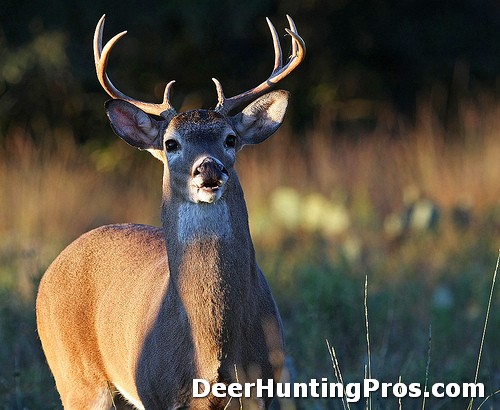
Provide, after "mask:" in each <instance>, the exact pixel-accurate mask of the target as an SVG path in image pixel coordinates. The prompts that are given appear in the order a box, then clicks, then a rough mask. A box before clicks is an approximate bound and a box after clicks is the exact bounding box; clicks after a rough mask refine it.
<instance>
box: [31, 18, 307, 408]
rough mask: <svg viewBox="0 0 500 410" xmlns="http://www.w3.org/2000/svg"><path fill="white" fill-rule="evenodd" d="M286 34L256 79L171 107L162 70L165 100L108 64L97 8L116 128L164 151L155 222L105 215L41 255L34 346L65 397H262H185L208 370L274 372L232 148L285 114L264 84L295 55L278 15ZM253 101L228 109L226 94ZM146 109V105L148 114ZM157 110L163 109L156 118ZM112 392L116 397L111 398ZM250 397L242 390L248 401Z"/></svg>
mask: <svg viewBox="0 0 500 410" xmlns="http://www.w3.org/2000/svg"><path fill="white" fill-rule="evenodd" d="M288 20H289V23H290V29H287V30H286V31H287V32H288V34H289V35H290V36H291V41H292V47H291V50H292V52H291V57H290V58H289V61H288V62H287V63H286V64H285V65H283V63H282V52H281V46H280V43H279V40H278V35H277V33H276V30H275V28H274V26H273V25H272V24H271V23H270V22H269V20H268V24H269V27H270V30H271V34H272V37H273V43H274V49H275V65H274V70H273V72H272V74H271V76H270V77H269V78H268V79H267V80H266V81H264V82H263V83H262V84H260V85H259V86H257V87H255V88H253V89H252V90H250V91H247V92H244V93H241V94H239V95H237V96H235V97H232V98H226V97H225V96H224V93H223V91H222V87H221V85H220V83H219V82H218V81H217V80H215V79H214V82H215V84H216V89H217V94H218V104H217V106H216V108H215V109H214V110H202V109H197V110H193V111H188V112H183V113H180V114H177V113H176V112H175V110H174V108H173V107H172V105H171V104H170V101H169V99H170V95H169V94H170V88H171V85H172V83H173V82H170V83H169V84H168V85H167V87H166V88H165V94H164V99H163V102H162V103H161V104H151V103H145V102H140V101H136V100H134V99H132V98H130V97H127V96H126V95H125V94H123V93H122V92H120V91H119V90H118V89H117V88H115V86H114V85H113V84H112V83H111V81H110V80H109V78H108V76H107V75H106V66H107V61H108V56H109V52H110V50H111V48H112V47H113V45H114V44H115V43H116V41H117V40H118V39H119V38H120V37H121V36H123V34H125V32H123V33H120V34H118V35H116V36H115V37H113V38H112V39H111V40H110V41H109V42H108V43H107V44H106V45H105V46H104V48H103V47H102V35H103V26H104V16H103V17H102V18H101V20H100V21H99V23H98V25H97V28H96V32H95V36H94V55H95V63H96V70H97V75H98V78H99V81H100V83H101V84H102V86H103V87H104V89H105V90H106V91H107V92H108V94H109V95H111V97H113V100H110V101H108V102H107V103H106V105H105V107H106V111H107V115H108V117H109V120H110V123H111V126H112V128H113V130H114V131H115V133H116V134H118V136H119V137H121V138H122V139H123V140H125V141H126V142H127V143H129V144H130V145H132V146H134V147H137V148H139V149H143V150H148V151H149V152H150V153H152V154H153V155H154V156H155V157H156V158H158V159H160V160H161V161H162V162H163V164H164V176H163V199H162V214H161V217H162V225H163V228H156V227H152V226H145V225H131V224H129V225H110V226H103V227H101V228H98V229H95V230H93V231H91V232H88V233H86V234H84V235H82V236H81V237H80V238H78V239H77V240H75V241H74V242H73V243H72V244H70V245H69V246H68V247H67V248H66V249H65V250H64V251H63V252H62V253H61V254H60V255H59V256H58V258H57V259H56V260H55V261H54V262H53V263H52V264H51V266H50V267H49V268H48V270H47V272H46V273H45V275H44V276H43V278H42V281H41V283H40V288H39V291H38V297H37V306H36V310H37V325H38V332H39V335H40V339H41V341H42V346H43V349H44V352H45V355H46V357H47V361H48V363H49V366H50V368H51V370H52V373H53V374H54V377H55V380H56V385H57V389H58V391H59V393H60V396H61V400H62V402H63V405H64V407H65V408H67V409H76V410H83V409H109V408H111V407H112V406H113V405H114V400H117V401H121V405H124V406H131V407H132V406H133V407H135V408H137V409H181V408H191V409H224V408H240V405H243V406H244V407H245V408H260V409H262V408H267V407H268V406H269V403H270V402H271V400H272V398H271V397H263V398H258V397H252V398H250V399H241V401H242V402H241V403H240V400H239V399H233V400H230V399H229V397H228V398H220V397H215V396H214V395H212V394H210V395H208V396H207V397H203V398H194V397H193V392H192V389H193V379H195V378H198V379H205V380H207V381H208V382H210V383H215V382H220V383H226V384H230V383H233V382H239V383H249V382H255V380H256V379H257V378H262V379H266V380H267V379H274V380H275V381H276V380H278V378H279V377H280V373H281V369H282V366H283V357H284V353H283V335H282V328H281V319H280V316H279V313H278V309H277V307H276V304H275V302H274V300H273V297H272V295H271V291H270V289H269V286H268V284H267V282H266V279H265V278H264V276H263V274H262V272H261V270H260V269H259V267H258V266H257V263H256V261H255V254H254V248H253V244H252V240H251V237H250V233H249V228H248V215H247V209H246V204H245V200H244V197H243V191H242V188H241V186H240V183H239V181H238V176H237V174H236V171H235V170H234V163H235V159H236V153H237V152H238V151H239V150H240V149H241V148H242V147H243V146H244V145H247V144H257V143H260V142H262V141H264V140H265V139H266V138H268V137H269V136H270V135H271V134H273V133H274V132H275V131H276V129H277V128H278V127H279V126H280V125H281V123H282V121H283V116H284V115H285V111H286V107H287V103H288V93H287V92H285V91H272V92H268V93H267V94H265V95H263V94H264V93H265V92H267V91H269V90H270V88H271V87H272V86H273V85H274V84H275V83H277V82H278V81H279V80H281V79H282V78H283V77H285V76H286V75H288V74H289V73H290V72H291V71H292V70H293V69H294V68H295V67H296V66H297V65H298V64H299V63H300V62H301V61H302V59H303V58H304V54H305V44H304V41H303V40H302V39H301V38H300V36H299V35H298V33H297V29H296V27H295V25H294V23H293V21H292V19H291V18H290V17H288ZM242 104H249V105H247V106H246V108H244V109H243V110H242V111H239V112H237V113H236V114H234V115H231V113H232V111H233V110H234V109H235V108H238V107H240V106H241V105H242ZM149 114H152V115H154V116H151V115H149ZM157 117H162V119H158V118H157ZM114 397H115V398H114ZM245 400H246V401H245Z"/></svg>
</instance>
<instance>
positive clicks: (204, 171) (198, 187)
mask: <svg viewBox="0 0 500 410" xmlns="http://www.w3.org/2000/svg"><path fill="white" fill-rule="evenodd" d="M192 178H193V180H192V188H193V189H192V191H191V197H192V198H191V199H192V200H193V201H194V202H207V203H212V202H215V201H216V200H218V199H219V198H220V197H221V196H222V191H223V188H224V184H225V183H226V182H227V180H228V179H229V175H228V172H227V170H226V168H225V167H224V166H223V165H222V164H221V163H220V162H219V161H218V160H216V159H214V158H211V157H207V158H205V159H203V160H201V161H200V162H198V163H197V164H196V165H195V167H194V171H193V176H192ZM193 191H194V192H193Z"/></svg>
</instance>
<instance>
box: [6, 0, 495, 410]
mask: <svg viewBox="0 0 500 410" xmlns="http://www.w3.org/2000/svg"><path fill="white" fill-rule="evenodd" d="M103 13H106V14H107V20H106V26H105V34H104V37H105V40H107V39H109V38H110V37H111V36H113V35H114V34H116V33H118V32H121V31H123V30H128V35H127V36H125V38H123V39H122V40H120V42H119V43H118V44H117V45H116V46H115V48H114V49H113V52H112V55H111V61H110V63H109V68H108V73H109V75H110V77H111V79H112V81H113V82H114V84H115V85H116V86H117V87H118V88H119V89H121V90H122V91H123V92H125V93H126V94H128V95H131V96H133V97H135V98H138V99H142V100H145V101H151V102H157V101H160V100H161V94H162V91H163V88H164V86H165V84H166V82H168V81H170V80H172V79H175V80H176V81H177V82H176V84H175V86H174V89H173V102H174V105H175V106H176V108H177V110H178V111H181V110H187V109H190V108H199V107H204V108H209V107H213V106H214V105H215V104H216V93H215V88H214V86H213V83H212V81H211V80H210V79H211V77H216V78H218V79H219V80H220V81H221V82H222V84H223V86H224V90H225V93H226V94H227V95H228V96H231V95H235V94H238V93H240V92H242V91H244V90H247V89H249V88H252V87H253V86H255V85H257V84H258V83H260V82H261V81H263V80H264V79H265V78H267V77H268V75H269V73H270V71H271V70H272V65H273V50H272V42H271V37H270V34H269V31H268V28H267V25H266V23H265V17H266V16H267V17H269V18H271V20H272V21H273V22H274V24H275V26H276V28H277V29H278V31H279V33H280V35H281V39H282V45H283V48H284V53H285V54H286V53H287V52H288V51H289V49H290V45H289V44H290V43H289V41H290V39H289V37H288V36H285V31H284V27H285V24H286V18H285V15H286V14H290V15H291V16H292V17H293V18H294V20H295V22H296V24H297V27H298V30H299V33H300V34H301V35H302V37H303V38H304V39H305V41H306V44H307V55H306V60H305V62H304V63H303V64H302V65H301V66H300V67H299V68H298V69H296V71H295V72H294V73H293V74H292V75H291V76H290V77H289V78H287V79H286V80H284V81H283V82H282V84H280V87H281V88H285V89H287V90H290V91H291V93H292V101H291V106H290V109H289V112H288V114H287V117H286V121H285V125H284V126H283V127H282V128H281V129H280V130H279V131H278V133H277V134H276V135H275V136H274V137H273V138H271V139H270V140H268V141H266V142H265V143H264V144H263V145H261V146H257V147H250V148H246V149H245V150H243V152H241V154H240V158H239V173H240V177H241V180H242V184H243V187H244V190H245V193H246V198H247V204H248V208H249V213H250V224H251V229H252V233H253V238H254V242H255V246H256V250H257V257H258V261H259V263H260V265H261V267H262V268H263V270H264V272H265V273H266V276H267V278H268V280H269V282H270V284H271V287H272V288H273V292H274V294H275V297H276V299H277V303H278V305H279V307H280V311H281V313H282V316H283V321H284V327H285V333H286V341H287V353H288V357H287V364H288V369H289V374H290V377H291V379H292V380H293V381H308V380H309V379H310V378H313V377H316V378H321V377H328V378H329V380H330V381H336V380H335V372H334V370H333V367H332V361H331V357H330V356H331V354H330V353H331V352H330V351H329V349H328V347H327V345H326V340H328V342H329V343H330V345H331V346H333V347H334V348H335V352H336V356H337V359H338V362H339V365H340V368H341V371H342V376H343V379H344V381H346V382H359V381H361V380H362V379H363V377H364V375H365V374H366V372H367V366H368V362H370V371H371V375H372V377H375V378H377V379H379V380H380V381H384V382H392V383H396V382H397V381H398V379H399V378H401V380H402V381H403V382H406V383H414V382H418V383H422V384H423V383H425V381H426V380H428V383H429V384H431V383H434V382H444V383H446V382H456V383H462V382H472V381H473V380H474V375H475V371H476V366H477V358H478V352H479V346H480V342H481V335H482V330H483V325H484V319H485V315H486V313H485V312H486V306H487V303H488V297H489V292H490V289H491V284H492V277H493V272H494V270H495V263H496V260H497V255H498V248H499V246H500V201H499V200H500V101H499V96H500V81H499V80H500V4H499V3H498V2H497V1H494V0H491V1H488V0H462V1H460V0H454V1H451V0H441V1H430V0H420V1H416V0H405V1H392V0H385V1H384V0H357V1H354V0H352V1H349V0H330V1H324V0H304V1H299V0H296V1H293V0H265V1H264V0H247V1H245V2H232V1H228V0H220V1H217V2H213V1H209V0H200V1H194V0H184V1H174V0H165V1H162V2H156V1H150V2H144V1H132V0H125V1H120V2H117V1H113V0H111V1H109V0H108V1H106V2H105V1H92V2H81V1H74V0H64V1H62V0H52V1H51V2H49V3H47V2H33V1H31V2H30V1H23V0H17V1H15V2H14V1H13V0H0V408H3V409H56V408H60V402H59V399H58V395H57V392H56V390H55V388H54V382H53V379H52V377H51V375H50V372H49V370H48V368H47V366H46V363H45V359H44V357H43V354H42V352H41V349H40V346H39V341H38V337H37V333H36V324H35V314H34V301H35V295H36V289H37V286H38V282H39V280H40V277H41V276H42V274H43V272H44V271H45V269H46V267H47V266H48V264H49V263H50V262H51V261H52V260H53V259H54V258H55V256H56V255H57V254H58V253H59V252H60V251H61V250H62V249H63V248H64V247H65V246H66V245H67V244H69V243H70V242H71V241H72V240H73V239H75V238H76V237H78V236H79V235H80V234H82V233H83V232H85V231H87V230H89V229H91V228H94V227H96V226H99V225H102V224H107V223H117V222H136V223H148V224H153V225H159V224H160V221H159V208H160V199H161V175H162V167H161V164H160V163H159V162H158V161H156V160H155V159H153V158H151V157H150V156H149V154H147V153H141V152H138V151H135V150H133V149H132V148H131V147H129V146H127V145H126V144H125V143H123V142H122V141H121V140H119V138H117V137H116V136H115V135H114V134H113V133H112V131H111V128H110V127H109V125H108V123H107V120H106V116H105V113H104V109H103V103H104V101H105V100H107V99H108V98H109V97H108V96H107V95H106V94H105V92H104V91H103V90H102V89H101V88H100V86H99V83H98V81H97V78H96V76H95V70H94V62H93V54H92V37H93V33H94V29H95V25H96V23H97V21H98V19H99V18H100V17H101V15H102V14H103ZM365 278H367V283H368V285H367V298H366V304H365V302H364V299H365V297H364V294H365ZM499 305H500V300H499V297H498V290H497V291H496V292H495V293H494V295H493V304H492V307H491V314H490V317H489V323H488V328H487V333H486V339H485V343H484V349H483V355H482V361H481V366H480V368H479V379H478V380H479V381H480V382H482V383H484V385H485V389H486V394H487V395H489V394H493V393H494V392H498V390H499V389H500V349H499V346H500V314H499V313H500V312H499ZM365 307H366V310H367V312H368V321H369V332H367V330H366V323H365ZM367 334H368V336H369V339H370V356H369V358H370V361H369V360H368V354H367ZM481 402H482V399H476V400H475V402H474V403H473V405H472V407H471V408H473V409H477V408H479V406H480V405H481ZM344 405H345V403H342V401H340V400H335V399H329V400H326V399H325V400H322V399H307V400H305V399H300V400H299V399H297V400H290V401H283V402H281V403H280V406H281V408H283V409H285V408H286V409H294V408H297V409H341V408H345V407H344ZM349 405H350V408H352V409H357V408H365V405H366V403H365V402H364V401H363V402H362V403H357V404H356V403H350V404H349ZM372 405H373V408H378V409H386V408H387V409H392V408H403V409H417V408H418V409H421V408H425V409H438V408H439V409H459V408H460V409H462V408H463V409H465V408H467V405H468V400H466V399H461V398H454V399H451V398H450V399H440V400H437V399H427V400H426V402H425V403H423V401H422V399H409V398H406V399H402V402H401V403H399V402H398V400H397V399H395V398H391V399H381V398H379V397H373V398H372ZM481 408H482V409H486V408H487V409H494V408H500V398H499V395H496V396H494V397H492V398H490V399H489V400H488V401H486V403H484V404H483V405H482V407H481Z"/></svg>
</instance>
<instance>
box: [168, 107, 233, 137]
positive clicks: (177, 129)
mask: <svg viewBox="0 0 500 410" xmlns="http://www.w3.org/2000/svg"><path fill="white" fill-rule="evenodd" d="M231 132H234V130H233V128H232V126H231V124H230V123H229V121H228V120H227V118H226V117H224V116H223V115H221V114H219V113H218V112H216V111H212V110H192V111H187V112H183V113H181V114H178V115H176V116H175V117H174V118H173V119H172V120H171V121H170V123H169V124H168V127H167V129H166V131H165V139H167V138H176V139H183V140H184V141H186V142H193V143H196V142H201V143H210V142H215V141H217V140H219V139H221V138H222V137H224V136H226V135H227V134H228V133H231Z"/></svg>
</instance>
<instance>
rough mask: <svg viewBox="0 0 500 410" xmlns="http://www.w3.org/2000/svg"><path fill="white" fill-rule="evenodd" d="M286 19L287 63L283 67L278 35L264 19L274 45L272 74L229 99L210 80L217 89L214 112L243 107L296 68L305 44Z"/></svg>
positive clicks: (304, 50) (225, 111)
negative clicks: (289, 39)
mask: <svg viewBox="0 0 500 410" xmlns="http://www.w3.org/2000/svg"><path fill="white" fill-rule="evenodd" d="M286 18H287V19H288V22H289V24H290V29H287V28H285V30H286V32H287V33H288V34H289V35H290V36H291V37H292V54H291V56H290V57H289V61H288V63H287V64H286V65H285V66H284V67H283V58H282V55H283V53H282V51H281V44H280V41H279V38H278V33H277V32H276V29H275V28H274V25H273V24H272V23H271V21H270V20H269V19H268V18H267V17H266V21H267V24H268V26H269V30H270V31H271V36H272V37H273V45H274V68H273V72H272V73H271V75H270V76H269V78H268V79H267V80H266V81H264V82H263V83H261V84H260V85H258V86H257V87H255V88H252V89H251V90H249V91H245V92H243V93H241V94H238V95H236V96H234V97H231V98H226V97H225V96H224V92H223V91H222V85H221V83H220V82H219V81H218V80H217V79H215V78H212V81H213V82H214V83H215V87H216V89H217V96H218V100H219V102H218V104H217V106H216V107H215V110H216V111H218V112H220V113H221V114H224V115H225V114H228V113H229V112H230V111H231V110H233V109H234V108H236V107H237V106H239V105H243V104H244V103H248V102H250V101H252V100H254V99H256V98H257V97H259V96H260V95H262V94H264V93H265V92H266V91H268V90H270V89H271V88H272V87H273V86H274V85H275V84H277V83H278V82H279V81H281V80H282V79H283V78H285V77H286V76H287V75H288V74H290V73H291V72H292V71H293V70H294V69H295V67H297V66H298V65H299V64H300V63H301V62H302V60H303V59H304V57H305V55H306V43H305V42H304V40H303V39H302V38H301V37H300V36H299V33H298V31H297V27H296V26H295V23H294V22H293V20H292V18H291V17H290V16H289V15H288V14H287V16H286Z"/></svg>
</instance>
